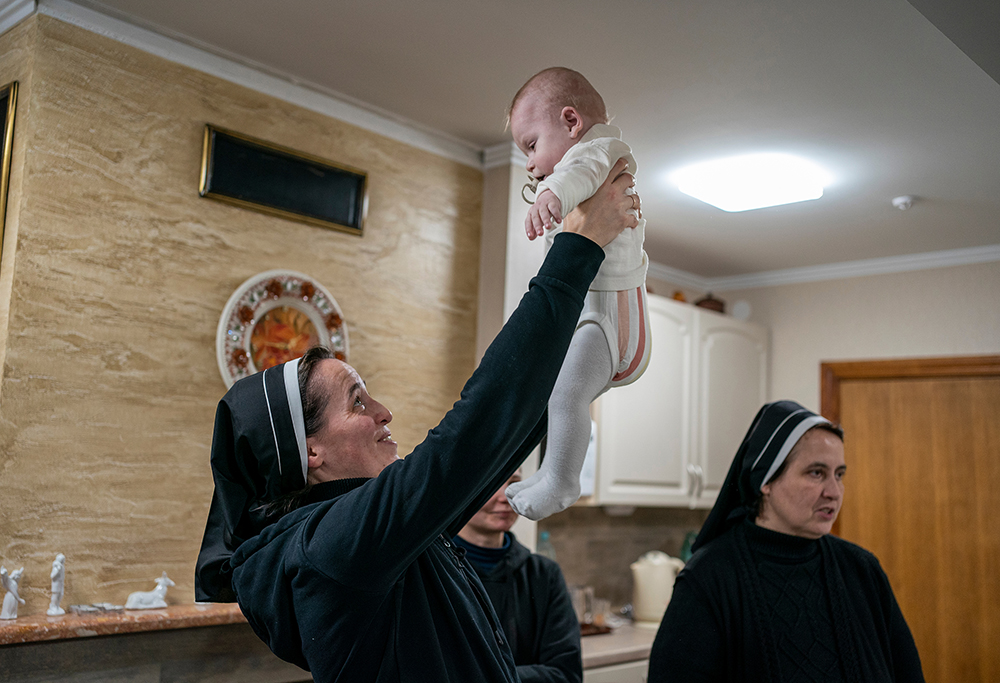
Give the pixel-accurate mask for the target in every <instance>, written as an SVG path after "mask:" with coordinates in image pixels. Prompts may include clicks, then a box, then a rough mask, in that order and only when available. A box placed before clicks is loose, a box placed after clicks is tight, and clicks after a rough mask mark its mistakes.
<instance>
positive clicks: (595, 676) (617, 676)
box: [583, 659, 649, 683]
mask: <svg viewBox="0 0 1000 683" xmlns="http://www.w3.org/2000/svg"><path fill="white" fill-rule="evenodd" d="M648 672H649V660H648V659H644V660H642V661H638V662H626V663H624V664H610V665H608V666H599V667H597V668H594V669H584V671H583V683H646V675H647V674H648Z"/></svg>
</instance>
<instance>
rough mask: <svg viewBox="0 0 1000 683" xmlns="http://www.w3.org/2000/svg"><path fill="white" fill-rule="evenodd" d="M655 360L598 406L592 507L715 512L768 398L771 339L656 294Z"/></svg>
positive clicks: (652, 299)
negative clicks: (705, 509) (685, 508)
mask: <svg viewBox="0 0 1000 683" xmlns="http://www.w3.org/2000/svg"><path fill="white" fill-rule="evenodd" d="M649 317H650V331H651V335H652V338H653V349H652V355H651V356H650V361H649V367H648V368H647V369H646V372H645V374H644V375H643V376H642V377H641V378H640V379H639V380H638V381H637V382H635V383H634V384H631V385H629V386H626V387H619V388H617V389H611V390H610V391H609V392H607V393H606V394H604V396H602V397H601V398H600V399H599V400H598V401H597V402H596V404H595V406H594V413H595V415H596V419H597V462H596V468H595V478H596V482H595V487H594V495H593V496H592V497H591V498H590V499H589V501H588V502H589V503H590V504H596V505H642V506H671V507H676V506H691V507H711V506H712V504H713V503H714V501H715V498H716V496H717V495H718V493H719V488H720V487H721V485H722V482H723V481H724V480H725V477H726V472H727V470H728V468H729V464H730V462H731V461H732V459H733V455H734V454H735V452H736V448H737V447H738V446H739V443H740V440H741V439H742V438H743V434H744V433H745V432H746V430H747V428H748V427H749V426H750V422H751V420H752V419H753V417H754V415H755V414H756V412H757V410H758V409H759V408H760V406H761V405H762V404H763V403H764V401H765V399H766V391H767V387H766V384H767V357H768V351H767V343H768V337H767V331H766V330H765V329H763V328H762V327H760V326H759V325H755V324H752V323H748V322H743V321H739V320H736V319H735V318H731V317H727V316H724V315H720V314H718V313H714V312H712V311H707V310H705V309H701V308H697V307H695V306H691V305H688V304H683V303H679V302H676V301H673V300H671V299H666V298H664V297H660V296H655V295H650V296H649Z"/></svg>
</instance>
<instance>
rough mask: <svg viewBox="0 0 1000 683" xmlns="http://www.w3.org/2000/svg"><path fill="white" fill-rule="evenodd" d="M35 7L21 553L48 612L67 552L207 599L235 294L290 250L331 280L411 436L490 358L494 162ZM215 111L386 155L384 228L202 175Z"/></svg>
mask: <svg viewBox="0 0 1000 683" xmlns="http://www.w3.org/2000/svg"><path fill="white" fill-rule="evenodd" d="M33 21H36V22H37V33H38V35H37V41H36V43H35V46H34V53H33V55H32V56H33V59H34V71H33V74H32V77H33V87H32V92H31V102H30V119H31V125H32V127H33V130H34V131H35V132H34V134H33V135H31V136H30V139H28V140H27V142H26V144H27V145H28V148H27V151H26V162H25V164H26V165H25V175H24V181H23V197H22V199H21V208H20V220H19V226H20V227H19V234H18V239H17V244H16V249H17V252H16V257H17V259H16V268H15V269H14V274H13V287H12V296H11V299H10V325H9V333H8V336H7V358H6V366H5V376H4V378H3V383H2V385H0V478H2V484H0V559H2V560H3V562H4V563H5V564H6V565H8V566H10V565H17V566H18V567H19V566H21V565H22V564H23V565H24V566H25V567H26V570H25V580H24V582H23V584H22V585H23V586H25V587H26V590H25V591H24V593H26V596H25V597H26V598H27V599H28V601H29V602H28V604H27V605H26V606H25V607H24V608H22V609H24V613H25V614H29V613H38V612H41V611H44V609H45V607H46V606H47V593H48V572H49V568H50V566H51V561H52V558H53V557H54V555H55V554H56V553H57V552H63V553H65V554H66V556H67V572H68V579H67V592H66V602H67V603H79V602H94V601H110V602H118V603H121V602H123V601H124V599H125V597H126V596H127V595H128V593H129V592H130V591H134V590H139V589H142V590H148V589H149V588H151V587H152V580H153V579H154V578H155V577H157V576H159V574H160V572H161V571H163V570H166V571H167V572H168V573H169V574H170V576H171V578H173V579H174V580H175V581H176V582H177V587H176V588H172V589H171V591H170V594H169V596H168V598H169V601H171V602H187V601H190V600H192V598H193V567H194V560H195V557H196V555H197V551H198V547H199V544H200V540H201V532H202V528H203V524H204V520H205V516H206V514H207V510H208V502H209V499H210V496H211V492H212V483H211V473H210V469H209V465H208V454H209V446H210V443H211V438H212V422H213V418H214V412H215V405H216V403H217V401H218V399H219V398H220V397H221V396H222V394H223V393H224V392H225V385H224V384H223V381H222V379H221V377H220V376H219V371H218V368H217V365H216V360H215V330H216V325H217V324H218V320H219V316H220V314H221V311H222V308H223V306H224V305H225V303H226V301H227V299H228V298H229V296H230V294H232V292H233V291H234V290H235V289H236V287H238V286H239V285H240V283H242V282H243V281H244V280H245V279H247V278H248V277H251V276H252V275H254V274H256V273H258V272H260V271H264V270H268V269H272V268H289V269H293V270H298V271H301V272H304V273H306V274H308V275H310V276H312V277H314V278H316V279H317V280H318V281H319V282H321V283H323V284H324V285H325V286H326V287H327V288H328V289H329V290H330V291H331V292H332V293H333V295H334V297H336V299H337V301H338V302H339V303H340V305H341V307H342V308H343V310H344V312H345V317H346V321H347V324H348V327H349V331H350V337H351V359H350V360H351V362H352V363H353V364H354V365H355V366H356V367H357V368H358V370H359V371H360V372H361V374H362V376H364V377H365V378H366V379H367V380H368V384H369V388H370V390H371V391H372V393H373V394H374V395H375V396H376V397H377V398H379V400H381V401H383V402H384V403H385V404H386V405H387V406H389V408H390V409H392V410H394V411H395V413H396V420H394V422H393V433H394V436H396V438H397V440H398V441H399V443H400V451H401V453H407V452H409V450H410V449H411V448H412V447H413V446H414V445H416V443H418V442H419V441H420V440H421V439H422V438H423V436H424V434H425V433H426V431H427V430H428V429H429V428H431V427H433V426H434V425H435V424H436V423H437V422H438V420H439V419H440V418H441V416H442V415H443V414H444V412H445V411H446V410H447V409H448V408H449V407H450V406H451V404H452V403H453V402H454V401H455V400H456V399H457V398H458V394H459V391H460V389H461V386H462V383H463V381H464V380H465V378H467V377H468V375H469V374H470V372H471V370H472V367H473V359H474V352H475V325H476V293H477V264H478V258H479V224H480V217H481V196H482V174H481V173H480V172H479V171H478V170H475V169H471V168H468V167H465V166H462V165H460V164H458V163H455V162H452V161H449V160H446V159H443V158H440V157H437V156H435V155H433V154H430V153H427V152H423V151H420V150H417V149H415V148H412V147H409V146H407V145H404V144H401V143H398V142H394V141H391V140H388V139H386V138H383V137H380V136H378V135H375V134H373V133H370V132H367V131H364V130H361V129H359V128H356V127H353V126H350V125H348V124H344V123H342V122H339V121H336V120H333V119H330V118H327V117H325V116H322V115H320V114H317V113H314V112H311V111H308V110H305V109H301V108H298V107H296V106H293V105H290V104H288V103H285V102H282V101H280V100H277V99H275V98H272V97H268V96H266V95H262V94H259V93H256V92H253V91H250V90H248V89H245V88H242V87H239V86H236V85H233V84H231V83H228V82H226V81H222V80H220V79H217V78H214V77H212V76H208V75H205V74H203V73H200V72H197V71H194V70H191V69H188V68H186V67H182V66H179V65H177V64H173V63H171V62H167V61H165V60H162V59H160V58H158V57H155V56H152V55H149V54H147V53H144V52H142V51H139V50H136V49H134V48H131V47H128V46H126V45H123V44H120V43H117V42H114V41H112V40H109V39H107V38H104V37H101V36H98V35H95V34H92V33H89V32H87V31H84V30H82V29H79V28H76V27H73V26H70V25H67V24H64V23H61V22H59V21H57V20H55V19H51V18H49V17H45V16H39V17H37V19H35V20H33ZM4 39H7V37H6V36H5V37H4ZM3 64H4V63H3V62H0V66H3ZM341 66H342V65H336V64H331V65H330V68H341ZM22 111H23V110H22ZM20 115H21V114H19V116H20ZM27 118H28V117H27V116H26V117H25V118H24V119H21V120H19V121H18V125H19V132H21V131H23V128H20V127H21V126H22V125H23V124H24V123H25V119H27ZM206 123H212V124H215V125H217V126H222V127H226V128H231V129H233V130H236V131H239V132H242V133H246V134H248V135H252V136H255V137H260V138H263V139H266V140H269V141H272V142H274V143H277V144H280V145H284V146H287V147H291V148H294V149H299V150H302V151H305V152H308V153H311V154H315V155H318V156H321V157H324V158H328V159H331V160H334V161H336V162H340V163H344V164H348V165H350V166H354V167H357V168H360V169H363V170H365V171H367V172H368V174H369V176H368V179H369V211H368V217H367V221H366V223H365V234H364V236H363V237H361V238H359V237H357V236H353V235H347V234H344V233H340V232H336V231H332V230H325V229H322V228H317V227H313V226H309V225H305V224H300V223H295V222H291V221H286V220H282V219H279V218H274V217H270V216H266V215H263V214H258V213H255V212H251V211H247V210H243V209H240V208H236V207H233V206H229V205H226V204H223V203H220V202H216V201H213V200H209V199H202V198H200V197H199V196H198V191H197V189H198V188H197V183H198V171H199V165H200V154H201V140H202V133H203V128H204V125H205V124H206Z"/></svg>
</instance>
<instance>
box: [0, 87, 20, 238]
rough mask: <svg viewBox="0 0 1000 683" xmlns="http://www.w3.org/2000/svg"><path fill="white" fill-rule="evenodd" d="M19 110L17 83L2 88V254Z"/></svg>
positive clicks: (0, 213)
mask: <svg viewBox="0 0 1000 683" xmlns="http://www.w3.org/2000/svg"><path fill="white" fill-rule="evenodd" d="M16 108H17V81H14V82H13V83H8V84H7V85H5V86H3V87H2V88H0V116H2V117H3V121H2V123H3V126H2V127H0V135H2V136H3V137H2V138H0V254H2V253H3V233H4V227H5V226H6V224H7V188H8V186H9V185H10V154H11V146H12V145H13V143H14V112H15V111H16Z"/></svg>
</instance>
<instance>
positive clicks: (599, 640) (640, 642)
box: [580, 624, 656, 669]
mask: <svg viewBox="0 0 1000 683" xmlns="http://www.w3.org/2000/svg"><path fill="white" fill-rule="evenodd" d="M654 638H656V630H655V629H652V628H641V627H636V626H633V625H632V624H625V625H624V626H619V627H618V628H616V629H615V630H614V631H612V632H611V633H602V634H600V635H593V636H584V637H583V638H582V639H581V641H580V642H581V644H582V646H583V668H584V669H594V668H597V667H599V666H608V665H610V664H621V663H622V662H634V661H636V660H639V659H648V658H649V650H650V648H651V647H652V646H653V639H654Z"/></svg>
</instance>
